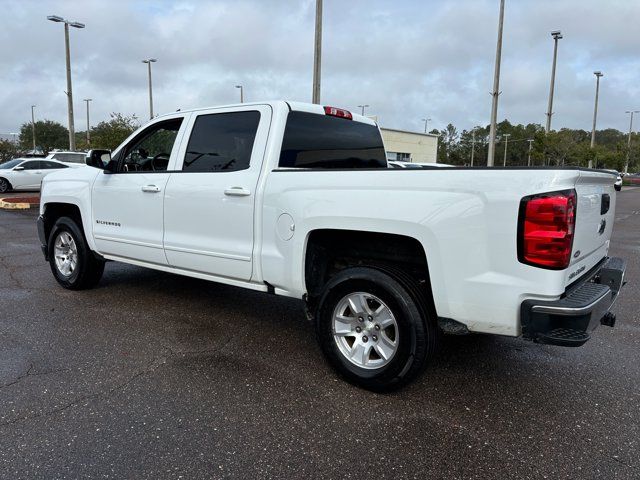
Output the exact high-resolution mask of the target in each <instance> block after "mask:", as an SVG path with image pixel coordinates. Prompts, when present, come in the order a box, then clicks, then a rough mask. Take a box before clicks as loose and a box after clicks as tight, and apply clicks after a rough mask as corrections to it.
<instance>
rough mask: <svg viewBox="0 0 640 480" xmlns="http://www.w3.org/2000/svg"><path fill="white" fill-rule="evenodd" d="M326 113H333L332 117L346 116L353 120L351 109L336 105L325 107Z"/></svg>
mask: <svg viewBox="0 0 640 480" xmlns="http://www.w3.org/2000/svg"><path fill="white" fill-rule="evenodd" d="M324 113H325V115H331V116H332V117H339V118H346V119H347V120H353V115H351V112H350V111H349V110H344V109H342V108H336V107H324Z"/></svg>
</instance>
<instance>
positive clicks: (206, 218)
mask: <svg viewBox="0 0 640 480" xmlns="http://www.w3.org/2000/svg"><path fill="white" fill-rule="evenodd" d="M87 163H88V164H89V165H90V166H93V167H96V168H81V169H67V170H66V171H62V172H59V173H55V174H52V175H50V176H47V177H46V178H45V180H44V182H43V187H42V199H41V205H40V217H39V218H38V234H39V237H40V241H41V244H42V250H43V253H44V255H45V258H46V259H47V260H48V261H49V263H50V265H51V271H52V272H53V275H54V277H55V278H56V280H57V281H58V282H59V283H60V284H61V285H62V286H63V287H65V288H69V289H82V288H88V287H91V286H93V285H95V284H96V283H97V282H98V281H99V280H100V278H101V275H102V272H103V269H104V264H105V261H106V260H112V261H119V262H125V263H130V264H134V265H139V266H143V267H149V268H154V269H157V270H162V271H165V272H171V273H176V274H181V275H188V276H191V277H196V278H201V279H205V280H211V281H215V282H221V283H226V284H230V285H235V286H238V287H244V288H250V289H253V290H258V291H263V292H267V293H272V294H276V295H286V296H289V297H295V298H300V299H303V300H304V303H305V305H306V309H307V313H308V315H309V316H310V318H312V319H313V321H314V323H315V326H316V330H317V336H318V339H319V342H320V345H321V348H322V350H323V352H324V354H325V355H326V357H327V358H328V360H329V361H330V363H331V364H332V365H333V366H334V367H335V368H336V370H337V371H338V372H340V373H341V374H342V375H343V376H344V377H346V378H347V379H348V380H349V381H351V382H354V383H356V384H358V385H361V386H363V387H365V388H369V389H372V390H378V391H382V390H390V389H394V388H398V387H399V386H401V385H403V384H406V383H407V382H409V381H410V380H411V379H413V378H415V376H416V375H417V374H418V373H419V372H420V371H421V369H422V368H423V366H424V365H425V364H426V363H427V361H428V360H429V359H430V358H431V357H432V356H433V355H434V352H435V351H436V346H437V344H438V340H439V338H440V335H441V334H442V333H443V332H444V333H455V334H463V333H469V332H481V333H490V334H497V335H506V336H514V337H517V336H521V337H524V338H526V339H530V340H533V341H536V342H539V343H546V344H555V345H565V346H578V345H582V344H583V343H584V342H586V341H587V340H588V339H589V337H590V335H591V332H592V330H593V329H594V328H595V327H596V326H597V325H599V324H601V323H602V324H605V325H609V326H613V324H614V322H615V316H614V315H613V314H612V313H611V312H610V307H611V305H612V303H613V301H614V300H615V298H616V297H617V295H618V292H619V290H620V288H621V286H622V284H623V276H624V270H625V262H624V261H623V260H621V259H619V258H609V257H608V256H607V253H608V250H609V239H610V237H611V230H612V228H613V220H614V210H615V203H616V193H615V191H614V188H613V184H614V181H615V177H614V176H613V175H611V174H610V173H606V172H602V171H596V170H586V169H580V168H554V169H539V168H526V169H524V168H437V169H391V168H387V162H386V156H385V150H384V146H383V142H382V138H381V136H380V132H379V129H378V126H377V125H376V124H375V123H374V122H373V121H372V120H370V119H369V118H366V117H363V116H359V115H356V114H352V113H350V112H348V111H346V110H342V109H338V108H333V107H322V106H319V105H310V104H304V103H296V102H284V101H279V102H265V103H254V104H242V105H233V106H227V107H219V108H207V109H200V110H192V111H182V112H176V113H172V114H169V115H164V116H161V117H158V118H155V119H153V120H152V121H151V122H149V123H148V124H147V125H145V126H143V127H142V128H140V129H139V130H138V131H136V132H135V133H133V134H132V135H131V136H130V137H129V138H128V139H127V140H126V141H125V142H124V143H123V144H122V145H121V146H120V147H118V148H117V149H116V150H115V151H114V152H113V154H110V153H109V152H108V151H105V150H94V151H92V152H90V153H89V154H88V156H87Z"/></svg>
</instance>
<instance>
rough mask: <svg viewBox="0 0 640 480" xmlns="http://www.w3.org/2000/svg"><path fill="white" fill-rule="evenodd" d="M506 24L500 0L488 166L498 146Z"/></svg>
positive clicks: (491, 165)
mask: <svg viewBox="0 0 640 480" xmlns="http://www.w3.org/2000/svg"><path fill="white" fill-rule="evenodd" d="M503 24H504V0H500V19H499V20H498V43H497V46H496V64H495V71H494V74H493V91H492V92H491V96H492V97H493V100H492V102H491V126H490V127H489V148H488V149H487V166H488V167H493V157H494V155H495V148H496V123H497V117H498V95H500V60H501V58H502V27H503Z"/></svg>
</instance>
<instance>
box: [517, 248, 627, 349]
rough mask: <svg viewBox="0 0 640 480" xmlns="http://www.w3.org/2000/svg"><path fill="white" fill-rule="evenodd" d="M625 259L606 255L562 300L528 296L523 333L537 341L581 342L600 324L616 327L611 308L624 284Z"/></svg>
mask: <svg viewBox="0 0 640 480" xmlns="http://www.w3.org/2000/svg"><path fill="white" fill-rule="evenodd" d="M625 270H626V262H625V261H624V260H623V259H621V258H617V257H609V258H606V259H605V260H604V261H603V262H602V263H601V264H600V265H599V266H598V267H596V268H595V269H594V270H593V271H592V272H590V273H589V274H588V275H585V277H584V278H583V279H580V281H579V282H578V283H577V284H575V285H572V286H571V287H570V288H569V289H567V291H566V292H565V294H564V295H563V296H562V298H560V299H559V300H555V301H551V302H545V301H540V300H525V301H524V302H523V303H522V307H521V322H522V336H523V337H524V338H527V339H530V340H533V341H535V342H538V343H547V344H553V345H562V346H574V347H577V346H580V345H583V344H584V343H585V342H586V341H587V340H589V338H590V333H591V331H593V330H594V329H595V328H596V327H597V326H598V325H600V324H603V325H608V326H611V327H613V324H614V323H615V315H613V314H612V313H611V312H610V309H611V307H612V305H613V304H614V302H615V301H616V299H617V298H618V294H619V292H620V288H622V285H623V284H624V273H625Z"/></svg>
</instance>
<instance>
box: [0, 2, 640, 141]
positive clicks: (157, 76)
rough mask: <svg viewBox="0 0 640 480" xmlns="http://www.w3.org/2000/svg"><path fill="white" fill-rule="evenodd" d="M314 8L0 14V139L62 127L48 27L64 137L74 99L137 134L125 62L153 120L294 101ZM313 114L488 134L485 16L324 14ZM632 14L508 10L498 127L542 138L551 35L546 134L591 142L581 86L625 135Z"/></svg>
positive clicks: (480, 5) (592, 9) (471, 6)
mask: <svg viewBox="0 0 640 480" xmlns="http://www.w3.org/2000/svg"><path fill="white" fill-rule="evenodd" d="M314 3H315V2H314V1H313V0H305V1H295V0H262V1H260V0H241V1H232V0H228V1H227V0H220V1H216V2H204V1H195V0H192V1H186V0H185V1H175V2H170V1H160V2H157V1H156V2H145V1H137V2H129V1H106V0H104V1H98V0H88V1H84V2H79V1H39V2H35V1H10V0H0V7H2V11H3V12H4V15H3V16H2V18H1V19H0V44H1V45H3V46H4V48H3V53H2V55H0V71H1V72H2V74H1V76H0V132H2V133H5V132H13V131H16V130H17V129H18V128H19V125H20V124H21V123H23V122H25V121H27V120H28V119H29V115H30V110H29V106H30V105H31V104H36V105H37V109H36V113H37V116H38V118H49V119H53V120H57V121H60V122H61V123H63V124H66V98H65V95H64V93H63V91H64V90H65V88H66V84H65V77H64V75H65V72H64V43H63V34H62V27H61V25H56V24H53V23H51V22H48V21H47V20H46V16H47V15H50V14H58V15H62V16H68V17H70V18H71V19H73V20H76V19H77V20H79V21H82V22H84V23H86V25H87V28H86V29H84V30H76V29H72V31H71V43H72V57H73V78H74V98H75V102H74V103H75V109H76V129H77V130H82V129H84V110H83V107H84V105H83V102H82V99H83V98H86V97H91V98H93V99H94V101H93V103H92V123H94V124H95V123H97V122H98V121H101V120H104V119H107V118H108V114H109V112H114V111H115V112H122V113H125V114H133V113H135V114H137V115H138V116H139V117H140V118H141V119H144V118H146V115H147V112H148V105H147V90H146V88H147V83H146V81H147V79H146V70H145V68H146V67H145V65H143V64H142V63H141V62H140V60H141V59H142V58H145V57H149V56H154V57H157V58H158V63H156V64H154V66H153V68H154V100H155V110H156V111H157V112H167V111H172V110H175V109H176V108H190V107H196V106H205V105H217V104H225V103H233V102H236V101H237V99H238V92H237V90H236V89H235V88H234V85H236V84H238V83H242V84H243V85H244V86H245V93H246V97H247V99H248V100H250V101H253V100H265V99H279V98H285V99H292V100H301V101H309V99H310V96H311V70H312V59H313V56H312V47H313V21H314ZM324 10H325V22H324V44H323V76H322V98H323V103H326V104H336V105H338V106H343V107H346V108H350V109H353V110H356V109H357V105H359V104H361V103H368V104H370V105H371V107H370V108H369V110H368V113H370V114H376V115H378V117H379V119H380V121H381V123H382V124H383V125H386V126H390V127H396V128H406V129H415V130H419V129H420V128H422V122H421V119H422V118H423V117H424V116H429V117H431V118H432V121H431V123H430V125H431V126H432V127H435V128H442V127H444V126H445V125H446V123H448V122H453V123H454V124H455V125H457V126H458V127H460V128H467V129H468V128H470V127H472V126H474V125H477V124H486V123H488V118H489V111H490V96H489V94H488V92H489V91H490V90H491V84H492V75H493V61H494V53H495V40H496V27H497V14H498V2H497V0H495V1H493V0H491V1H489V0H477V1H473V0H461V1H457V2H451V1H444V0H443V1H420V0H406V1H400V0H397V1H394V2H389V1H383V0H352V1H349V2H346V1H341V0H325V7H324ZM638 18H640V3H638V2H626V1H607V2H602V1H598V0H582V1H580V0H565V1H562V2H558V1H549V0H519V1H517V2H516V1H513V0H507V6H506V16H505V34H504V52H503V64H502V78H501V90H502V95H501V98H500V108H499V118H501V119H502V118H505V117H506V118H509V119H510V120H511V121H513V122H518V123H531V122H536V123H543V122H544V119H545V116H544V112H545V110H546V104H547V95H548V88H549V76H550V68H551V65H550V63H551V53H552V46H553V44H552V40H551V37H550V35H549V32H550V31H551V30H554V29H562V31H563V33H564V35H565V38H564V39H563V40H561V43H560V51H559V64H558V72H557V85H556V96H555V102H554V103H555V104H554V111H555V115H554V119H553V125H554V127H555V128H559V127H563V126H566V127H572V128H584V129H590V124H591V115H592V112H593V95H594V87H595V82H594V78H593V74H592V72H593V70H595V69H601V70H603V71H604V72H605V77H604V78H603V79H602V86H601V105H600V113H599V126H600V127H602V128H604V127H613V128H619V129H621V130H624V129H625V128H627V125H628V124H627V121H628V120H627V119H626V117H625V115H624V110H628V109H629V108H640V86H639V85H638V80H637V77H638V71H639V70H638V68H639V67H640V58H639V57H638V54H637V53H636V49H637V45H638V44H639V40H640V29H638V28H637V26H636V25H635V23H636V22H637V19H638Z"/></svg>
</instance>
